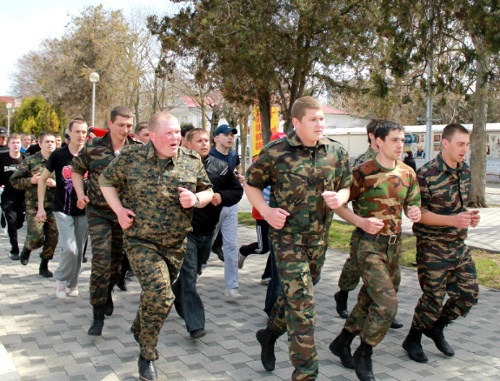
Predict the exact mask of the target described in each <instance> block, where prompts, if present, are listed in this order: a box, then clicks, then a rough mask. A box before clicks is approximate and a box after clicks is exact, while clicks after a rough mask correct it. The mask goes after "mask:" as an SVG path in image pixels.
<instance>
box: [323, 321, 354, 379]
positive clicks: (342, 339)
mask: <svg viewBox="0 0 500 381" xmlns="http://www.w3.org/2000/svg"><path fill="white" fill-rule="evenodd" d="M353 339H354V334H352V333H351V332H349V331H348V330H347V329H345V328H344V329H343V330H342V332H340V335H338V336H337V337H336V338H335V340H333V341H332V342H331V343H330V346H329V348H330V350H331V351H332V353H333V354H334V355H335V356H337V357H339V358H340V361H341V362H342V366H344V368H348V369H354V362H353V361H352V355H351V343H352V340H353Z"/></svg>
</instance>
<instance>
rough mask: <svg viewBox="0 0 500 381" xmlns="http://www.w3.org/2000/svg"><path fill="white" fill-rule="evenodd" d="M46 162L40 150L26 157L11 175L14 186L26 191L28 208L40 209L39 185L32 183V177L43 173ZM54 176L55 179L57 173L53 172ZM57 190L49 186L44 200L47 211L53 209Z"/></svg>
mask: <svg viewBox="0 0 500 381" xmlns="http://www.w3.org/2000/svg"><path fill="white" fill-rule="evenodd" d="M46 163H47V159H45V158H44V157H43V156H42V153H41V152H40V151H39V152H37V153H36V154H34V155H32V156H28V157H27V158H26V159H24V160H23V162H22V163H21V165H20V166H19V168H18V169H17V170H16V171H15V172H14V173H13V174H12V176H11V177H10V183H11V184H12V186H13V187H14V188H16V189H21V190H24V191H25V194H26V207H27V208H35V209H38V193H37V192H38V185H37V184H32V183H31V178H32V177H33V175H35V174H37V173H40V174H41V173H42V172H43V169H44V168H45V164H46ZM52 178H53V179H54V180H55V174H52ZM55 192H56V188H54V187H47V190H46V192H45V202H44V206H45V210H46V211H49V210H51V209H52V201H53V200H54V194H55Z"/></svg>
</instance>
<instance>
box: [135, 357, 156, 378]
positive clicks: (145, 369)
mask: <svg viewBox="0 0 500 381" xmlns="http://www.w3.org/2000/svg"><path fill="white" fill-rule="evenodd" d="M137 365H138V366H139V378H140V379H141V380H143V381H151V380H156V379H158V375H157V373H156V368H155V362H154V360H151V361H150V360H146V359H145V358H144V357H142V356H139V361H138V362H137Z"/></svg>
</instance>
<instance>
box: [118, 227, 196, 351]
mask: <svg viewBox="0 0 500 381" xmlns="http://www.w3.org/2000/svg"><path fill="white" fill-rule="evenodd" d="M152 234H154V233H152ZM125 251H126V253H127V255H128V258H129V261H130V267H132V270H133V271H134V275H135V276H136V278H137V280H138V281H139V283H140V285H141V289H142V291H141V301H140V306H139V309H138V311H137V314H136V316H135V320H134V322H133V324H132V327H131V328H130V330H131V331H132V332H133V333H134V335H135V336H137V337H138V342H139V345H140V349H141V356H142V357H144V358H145V359H146V360H149V361H152V360H156V359H157V353H156V344H157V342H158V337H159V336H160V331H161V329H162V327H163V323H164V321H165V319H166V318H167V316H168V314H169V312H170V309H171V308H172V305H173V303H174V299H175V297H174V293H173V292H172V288H171V283H172V282H173V281H174V280H175V279H176V278H177V274H178V273H179V270H180V268H181V267H182V261H183V259H184V254H185V252H186V240H184V241H183V242H182V243H181V244H179V245H178V246H176V247H165V246H159V245H155V244H153V243H151V242H146V241H140V240H136V239H128V238H127V239H125Z"/></svg>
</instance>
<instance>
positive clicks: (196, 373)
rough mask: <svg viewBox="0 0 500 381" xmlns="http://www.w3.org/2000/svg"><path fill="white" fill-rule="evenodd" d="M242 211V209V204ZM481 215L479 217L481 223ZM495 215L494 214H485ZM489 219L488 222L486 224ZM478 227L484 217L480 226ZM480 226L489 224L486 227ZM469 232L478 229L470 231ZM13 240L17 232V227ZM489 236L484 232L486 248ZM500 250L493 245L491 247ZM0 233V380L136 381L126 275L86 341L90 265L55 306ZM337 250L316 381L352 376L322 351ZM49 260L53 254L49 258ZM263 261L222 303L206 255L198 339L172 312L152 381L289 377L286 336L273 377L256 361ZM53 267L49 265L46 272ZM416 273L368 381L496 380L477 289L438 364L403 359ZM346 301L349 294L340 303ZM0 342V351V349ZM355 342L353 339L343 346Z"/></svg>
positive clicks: (428, 346)
mask: <svg viewBox="0 0 500 381" xmlns="http://www.w3.org/2000/svg"><path fill="white" fill-rule="evenodd" d="M241 209H242V210H247V209H248V205H245V204H244V203H242V207H241ZM499 211H500V209H496V210H495V209H489V210H487V211H485V210H483V212H482V213H483V221H482V222H483V223H484V224H485V229H490V231H491V232H493V231H495V236H497V235H498V225H499V224H498V217H497V216H498V212H499ZM485 216H488V217H487V218H484V217H485ZM494 216H495V217H494ZM490 217H491V218H490ZM485 221H489V222H488V223H486V222H485ZM486 225H490V226H489V227H488V226H486ZM478 229H479V228H478ZM20 233H21V237H20V242H22V240H23V238H24V234H25V230H24V228H23V229H22V230H21V231H20ZM491 238H494V237H493V234H485V235H484V237H483V238H481V239H480V241H483V242H487V241H488V240H489V239H491ZM254 239H255V231H254V229H252V228H249V227H245V226H240V227H239V243H240V244H246V243H249V242H251V241H253V240H254ZM494 247H496V248H497V249H498V248H500V246H499V245H496V246H492V248H494ZM8 250H9V244H8V239H7V237H6V235H5V234H0V380H1V381H10V380H23V381H28V380H51V381H54V380H55V381H59V380H75V381H76V380H106V381H114V380H124V381H130V380H136V379H137V377H138V374H137V358H138V346H137V344H136V343H135V341H134V339H133V337H132V335H131V334H130V333H129V327H130V324H131V323H132V320H133V318H134V316H135V312H136V310H137V305H138V301H139V291H140V288H139V285H138V283H137V281H136V280H135V279H134V278H132V280H130V281H129V282H128V286H129V291H128V292H122V291H120V290H117V291H116V292H115V293H114V299H115V312H114V314H113V316H112V317H111V318H107V319H106V321H105V326H104V332H103V336H102V337H91V336H88V335H87V330H88V328H89V326H90V322H91V317H92V314H91V308H90V305H89V303H88V297H89V294H88V281H89V274H90V263H85V264H84V265H83V268H82V275H81V277H80V296H79V297H77V298H67V299H66V300H57V299H56V298H55V296H54V283H55V282H54V280H52V279H50V280H48V279H44V278H42V277H41V276H39V275H38V274H37V272H38V264H39V261H40V260H39V258H38V251H36V252H34V253H33V255H32V259H31V261H30V263H29V265H28V266H26V267H24V266H21V265H20V264H19V262H14V261H11V260H10V258H9V257H8ZM346 255H347V254H345V253H342V252H339V251H335V250H328V253H327V261H326V264H325V267H324V270H323V273H322V279H321V281H320V283H319V284H318V285H317V286H316V288H315V295H316V306H317V307H316V311H317V315H318V317H317V324H316V327H317V328H316V334H315V338H316V345H317V348H318V355H319V359H320V374H319V377H318V380H356V376H355V374H354V372H353V371H351V370H348V369H344V368H343V367H342V366H341V365H340V363H339V360H338V359H337V358H336V357H335V356H333V355H332V354H331V353H330V351H329V350H328V345H329V343H330V342H331V340H332V339H333V338H334V337H335V336H336V335H337V334H338V333H339V332H340V330H341V329H342V324H343V320H342V319H340V318H339V317H338V315H337V314H336V312H335V309H334V307H333V297H332V295H333V293H334V292H335V291H336V289H337V279H338V276H339V272H340V269H341V266H342V264H343V262H344V260H345V258H346ZM56 257H57V256H56ZM265 260H266V256H258V255H252V256H250V257H249V258H248V259H247V261H246V262H245V266H244V268H243V269H242V270H240V291H241V293H242V294H243V296H244V299H242V300H241V301H239V302H237V303H229V302H226V301H225V300H224V297H223V291H224V276H223V271H224V267H223V263H222V262H220V261H219V260H218V259H217V257H216V256H215V255H212V257H211V258H210V261H209V264H208V267H207V268H206V269H205V270H204V272H203V275H202V276H201V278H200V280H199V289H200V293H201V295H202V298H203V300H204V303H205V309H206V317H207V324H206V329H207V331H208V334H207V336H205V337H204V338H202V339H200V340H198V341H192V340H190V339H189V335H188V333H187V332H186V330H185V326H184V323H183V321H182V320H181V319H180V318H179V317H178V316H177V314H176V313H175V311H174V310H173V311H172V313H171V314H170V316H169V317H168V319H167V321H166V323H165V325H164V328H163V330H162V334H161V337H160V340H159V345H158V350H159V352H160V359H159V360H158V361H157V370H158V372H159V379H160V380H167V379H168V380H188V381H198V380H200V381H201V380H203V381H204V380H207V381H208V380H238V381H240V380H260V379H266V380H289V379H290V375H291V372H292V367H291V365H290V361H289V358H288V350H287V343H286V338H285V337H282V338H281V339H280V340H279V342H278V345H277V349H276V355H277V364H276V370H275V371H274V372H266V371H265V370H264V369H263V367H262V365H261V363H260V347H259V345H258V343H257V341H256V340H255V332H256V331H257V330H258V329H260V328H263V327H264V326H265V321H266V315H265V313H264V312H263V311H262V308H263V305H264V298H265V287H264V286H262V285H260V284H259V280H260V276H261V273H262V271H263V268H264V266H265ZM55 266H56V263H51V264H50V268H51V269H52V270H53V269H54V268H55ZM419 290H420V289H419V286H418V282H417V277H416V273H415V271H413V270H409V269H403V276H402V284H401V287H400V291H399V311H398V319H399V320H400V321H401V322H402V323H404V324H405V327H404V328H403V329H401V330H391V331H390V332H389V333H388V335H387V336H386V338H385V339H384V341H383V342H382V343H381V344H380V345H378V346H377V347H376V348H375V350H374V356H373V360H374V371H375V376H376V378H377V380H436V381H438V380H472V381H476V380H481V381H482V380H500V331H499V329H498V320H497V319H499V317H500V293H499V292H498V291H496V290H492V289H488V288H481V295H480V301H479V304H478V306H476V307H475V308H473V309H472V311H471V313H470V315H469V316H468V317H467V318H466V319H459V320H458V321H456V322H455V323H454V324H452V325H451V326H449V327H448V328H447V329H446V337H447V338H448V339H449V341H450V343H451V344H452V345H453V347H454V348H455V350H456V355H455V357H453V358H447V357H445V356H444V355H442V354H440V352H439V351H438V350H437V349H436V348H435V347H434V345H433V343H432V342H431V341H430V340H429V339H427V338H424V339H423V345H424V349H425V350H426V353H427V355H428V357H429V362H428V363H427V364H418V363H416V362H413V361H411V360H409V359H408V358H407V356H406V354H405V352H404V350H403V349H402V348H401V343H402V341H403V339H404V337H405V335H406V333H407V330H408V327H409V324H410V320H411V317H412V313H413V308H414V306H415V304H416V301H417V299H418V297H419V294H420V293H419ZM354 302H355V293H352V294H351V297H350V300H349V307H352V306H353V303H354ZM2 344H3V345H2ZM357 344H358V340H357V339H356V340H355V342H354V343H353V348H355V347H356V346H357Z"/></svg>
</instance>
